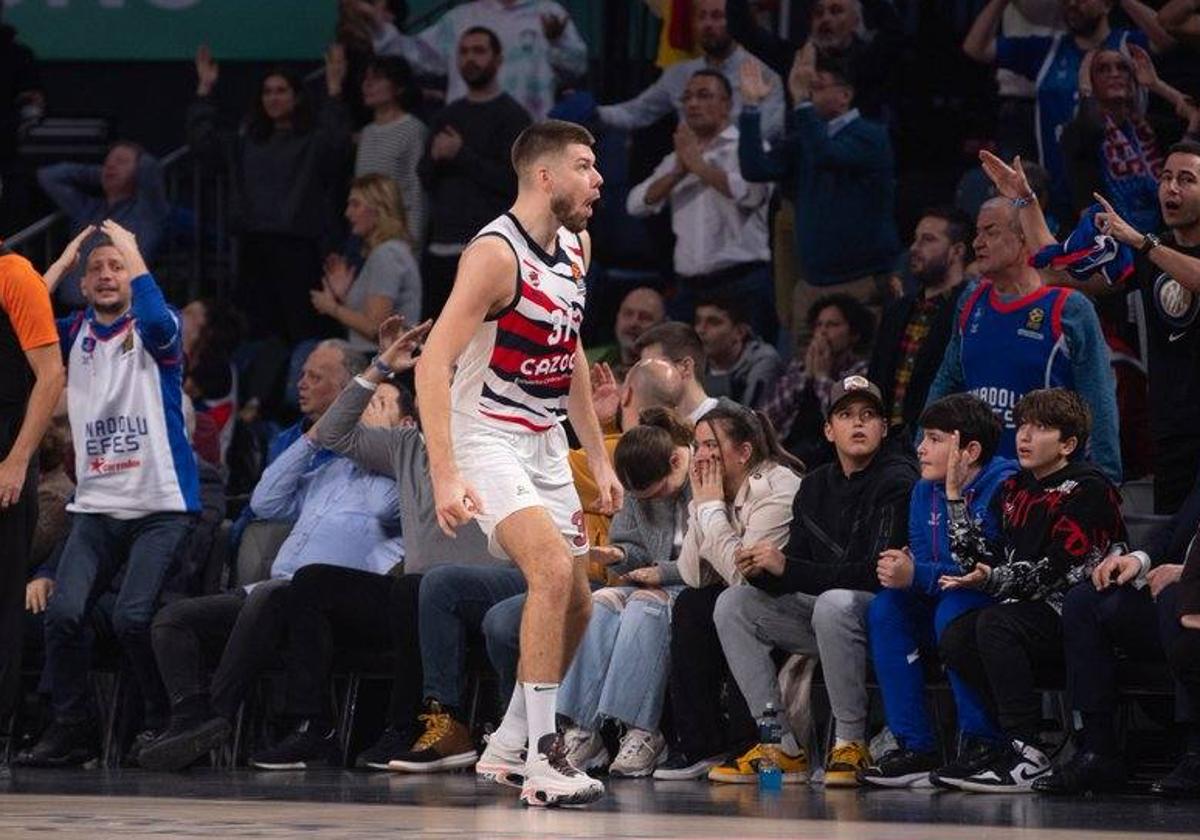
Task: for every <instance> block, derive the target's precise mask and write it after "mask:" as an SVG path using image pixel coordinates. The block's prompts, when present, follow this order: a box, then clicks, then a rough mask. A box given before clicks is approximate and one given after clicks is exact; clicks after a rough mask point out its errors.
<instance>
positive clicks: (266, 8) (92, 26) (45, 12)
mask: <svg viewBox="0 0 1200 840" xmlns="http://www.w3.org/2000/svg"><path fill="white" fill-rule="evenodd" d="M0 2H3V3H4V20H5V21H6V22H7V23H10V24H12V25H13V26H14V27H16V29H17V31H18V32H19V33H20V39H21V40H22V41H23V42H24V43H26V44H28V45H29V46H30V47H31V48H32V49H33V51H34V52H35V53H36V54H37V56H38V58H39V59H43V60H85V61H87V60H91V61H122V60H130V61H177V60H181V59H188V58H191V57H192V55H193V54H194V53H195V51H196V47H197V46H198V45H199V44H202V43H207V44H209V45H210V46H211V47H212V50H213V54H214V55H215V56H216V57H217V58H218V59H248V60H249V59H256V60H280V61H287V60H297V59H299V60H305V59H317V58H319V57H320V56H321V54H322V52H323V51H324V49H325V46H326V45H327V44H328V43H329V42H330V40H332V38H333V31H334V24H335V22H336V17H337V0H0Z"/></svg>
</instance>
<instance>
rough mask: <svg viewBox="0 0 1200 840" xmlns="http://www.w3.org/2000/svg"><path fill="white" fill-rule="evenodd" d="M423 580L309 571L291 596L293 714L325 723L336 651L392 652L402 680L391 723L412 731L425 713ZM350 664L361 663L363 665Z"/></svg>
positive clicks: (396, 686) (336, 569)
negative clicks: (420, 631) (421, 616)
mask: <svg viewBox="0 0 1200 840" xmlns="http://www.w3.org/2000/svg"><path fill="white" fill-rule="evenodd" d="M420 586H421V576H420V575H403V576H399V577H396V576H391V575H378V574H373V573H372V572H363V571H359V570H358V569H347V568H343V567H341V566H326V565H321V564H316V565H311V566H305V567H304V568H302V569H300V571H298V572H297V573H296V576H295V577H294V578H293V579H292V585H291V591H290V592H289V596H288V622H287V627H288V629H287V638H288V643H287V650H286V653H285V655H284V659H285V662H286V664H287V673H288V692H287V713H288V714H289V715H292V716H294V717H297V718H316V719H320V720H324V719H326V718H327V717H328V715H329V710H330V708H331V703H330V702H329V677H330V674H331V672H332V671H333V665H334V658H335V655H336V652H337V651H339V650H341V651H346V652H352V653H353V654H354V656H355V657H357V656H359V655H363V654H366V655H370V654H391V655H393V656H394V657H395V660H394V661H395V671H394V673H395V679H394V680H393V681H392V696H391V702H390V705H389V708H388V716H389V722H390V723H391V724H392V725H393V726H395V727H397V728H401V729H402V728H404V727H406V726H411V725H412V723H413V721H415V720H416V717H417V715H418V714H419V713H420V708H421V687H422V675H421V646H420V639H419V636H418V624H417V596H418V593H419V591H420ZM351 664H358V663H357V662H354V663H351Z"/></svg>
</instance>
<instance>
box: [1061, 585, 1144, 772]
mask: <svg viewBox="0 0 1200 840" xmlns="http://www.w3.org/2000/svg"><path fill="white" fill-rule="evenodd" d="M1062 622H1063V643H1064V647H1063V650H1064V653H1065V655H1066V666H1067V690H1068V694H1069V696H1070V698H1071V705H1072V708H1074V709H1075V710H1077V711H1078V712H1080V713H1081V715H1082V717H1083V735H1084V741H1085V743H1086V744H1087V746H1088V748H1089V749H1091V750H1092V751H1093V752H1098V753H1101V754H1112V753H1114V752H1115V751H1116V743H1115V731H1114V728H1113V723H1114V720H1113V717H1114V713H1115V712H1116V708H1117V664H1118V656H1117V653H1118V649H1119V650H1120V651H1121V652H1123V653H1124V654H1125V655H1126V656H1128V657H1130V658H1131V659H1134V660H1136V661H1138V662H1162V661H1163V659H1164V653H1163V646H1162V641H1161V639H1160V636H1159V623H1158V610H1157V609H1156V606H1155V603H1154V600H1153V599H1152V598H1151V597H1150V592H1149V590H1148V589H1146V588H1142V589H1134V588H1133V587H1131V586H1118V587H1113V588H1110V589H1106V590H1104V591H1103V592H1097V591H1096V587H1095V586H1093V585H1092V582H1091V581H1084V582H1083V583H1079V584H1076V585H1075V587H1074V588H1073V589H1071V591H1070V592H1068V593H1067V597H1066V599H1065V601H1064V602H1063V612H1062Z"/></svg>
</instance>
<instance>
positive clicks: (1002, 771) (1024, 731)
mask: <svg viewBox="0 0 1200 840" xmlns="http://www.w3.org/2000/svg"><path fill="white" fill-rule="evenodd" d="M1016 420H1017V426H1018V428H1017V457H1018V460H1019V461H1020V463H1021V471H1020V472H1018V473H1016V474H1015V475H1013V476H1012V477H1011V478H1009V479H1008V480H1007V481H1005V483H1004V485H1003V486H1002V487H1001V489H1000V491H999V492H997V493H996V495H995V497H994V500H993V504H994V505H996V506H997V514H998V515H999V517H1000V522H1001V535H1000V537H999V539H996V540H989V539H987V538H986V537H985V536H984V534H983V532H982V531H981V530H980V529H979V527H978V526H977V525H976V523H975V521H974V520H973V519H972V518H971V517H970V516H968V515H967V510H966V505H965V503H964V502H963V501H962V495H961V492H960V491H961V488H959V487H956V486H951V485H952V483H953V482H952V481H951V480H950V478H948V480H947V482H946V496H947V502H948V508H949V514H950V524H949V530H950V544H951V549H952V552H953V555H954V557H955V559H956V560H957V562H958V564H959V566H960V567H961V569H962V574H961V575H958V576H946V577H943V578H942V579H941V580H940V582H939V583H940V585H941V586H942V587H943V588H944V589H951V588H973V589H979V590H982V591H984V592H987V593H989V594H990V595H992V596H994V597H995V598H997V599H998V600H1000V601H1001V603H999V604H996V605H995V606H990V607H985V608H983V609H980V610H976V611H975V612H972V613H967V614H966V615H964V616H962V617H961V618H959V619H958V620H956V621H955V622H954V623H953V624H951V625H950V626H949V627H947V628H946V630H945V632H944V633H943V635H942V638H941V641H940V644H939V648H940V651H941V654H942V659H943V661H944V662H946V663H947V664H948V665H949V666H950V667H952V668H955V669H957V671H958V672H959V674H961V675H962V676H963V678H964V679H966V680H967V681H968V682H969V683H970V684H972V685H973V686H974V687H975V688H976V689H977V690H978V691H979V692H980V693H981V694H982V695H983V696H985V697H987V698H988V699H989V701H990V703H991V704H992V706H993V707H994V709H995V712H996V719H997V720H998V722H999V724H1000V727H1001V728H1002V729H1003V730H1004V732H1005V734H1006V735H1007V736H1008V737H1009V738H1010V739H1011V745H1004V746H1003V747H1001V748H998V749H994V750H991V751H990V752H988V753H987V754H981V755H978V756H973V757H972V759H971V760H969V761H964V762H962V763H961V766H960V765H952V766H950V767H947V768H943V769H942V770H940V771H938V772H937V773H936V774H935V778H934V782H935V783H937V784H939V785H941V786H944V787H952V788H958V789H961V790H968V791H974V792H997V793H1012V792H1022V791H1028V790H1030V789H1031V788H1032V784H1033V780H1034V779H1035V778H1037V777H1039V776H1041V775H1044V774H1045V773H1047V772H1048V771H1049V770H1050V762H1049V759H1047V757H1046V755H1045V752H1044V751H1043V750H1042V748H1041V747H1040V746H1039V745H1038V742H1037V732H1038V723H1039V721H1040V719H1041V703H1040V699H1039V695H1038V694H1037V692H1035V690H1034V687H1035V686H1036V685H1037V684H1038V683H1039V682H1044V681H1046V680H1054V681H1058V680H1060V679H1061V675H1062V671H1063V667H1064V666H1063V634H1062V618H1061V611H1062V602H1063V597H1064V595H1065V594H1066V592H1067V590H1068V589H1070V588H1071V587H1072V586H1074V585H1075V584H1076V583H1079V582H1080V581H1082V580H1086V579H1088V577H1089V576H1090V574H1091V572H1092V570H1093V569H1094V568H1095V567H1096V566H1097V565H1098V564H1099V563H1100V562H1101V561H1103V560H1104V558H1105V557H1106V556H1108V555H1109V554H1112V553H1114V552H1117V553H1120V552H1123V551H1124V540H1125V524H1124V521H1123V520H1122V518H1121V500H1120V495H1119V494H1118V493H1117V490H1116V488H1114V487H1113V485H1112V484H1111V483H1110V482H1109V480H1108V479H1107V478H1106V477H1105V476H1104V475H1103V473H1101V472H1100V470H1099V469H1097V468H1096V467H1095V466H1093V465H1091V464H1088V463H1086V462H1083V461H1076V460H1073V456H1075V455H1076V454H1078V453H1082V452H1083V451H1084V449H1085V446H1086V444H1087V438H1088V431H1089V428H1090V426H1091V414H1090V412H1089V411H1088V407H1087V404H1086V403H1084V401H1083V400H1082V399H1081V398H1080V397H1079V395H1078V394H1076V393H1074V392H1073V391H1068V390H1066V389H1062V388H1051V389H1047V390H1041V391H1032V392H1030V393H1028V394H1026V395H1025V396H1024V397H1023V398H1022V399H1021V400H1020V402H1018V403H1017V406H1016ZM948 473H949V474H950V476H953V475H954V474H956V471H955V470H954V469H953V468H951V469H950V470H948Z"/></svg>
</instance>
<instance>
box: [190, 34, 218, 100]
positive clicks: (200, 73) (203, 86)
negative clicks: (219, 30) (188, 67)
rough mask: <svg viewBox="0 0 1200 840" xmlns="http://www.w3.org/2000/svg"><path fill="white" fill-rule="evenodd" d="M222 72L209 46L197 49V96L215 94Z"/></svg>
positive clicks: (203, 45) (204, 45)
mask: <svg viewBox="0 0 1200 840" xmlns="http://www.w3.org/2000/svg"><path fill="white" fill-rule="evenodd" d="M220 70H221V68H220V66H218V64H217V61H216V59H215V58H213V54H212V50H211V49H209V46H208V44H201V45H200V46H199V47H197V48H196V96H208V95H209V94H211V93H212V92H213V88H214V87H216V85H217V77H218V76H219V75H220Z"/></svg>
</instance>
